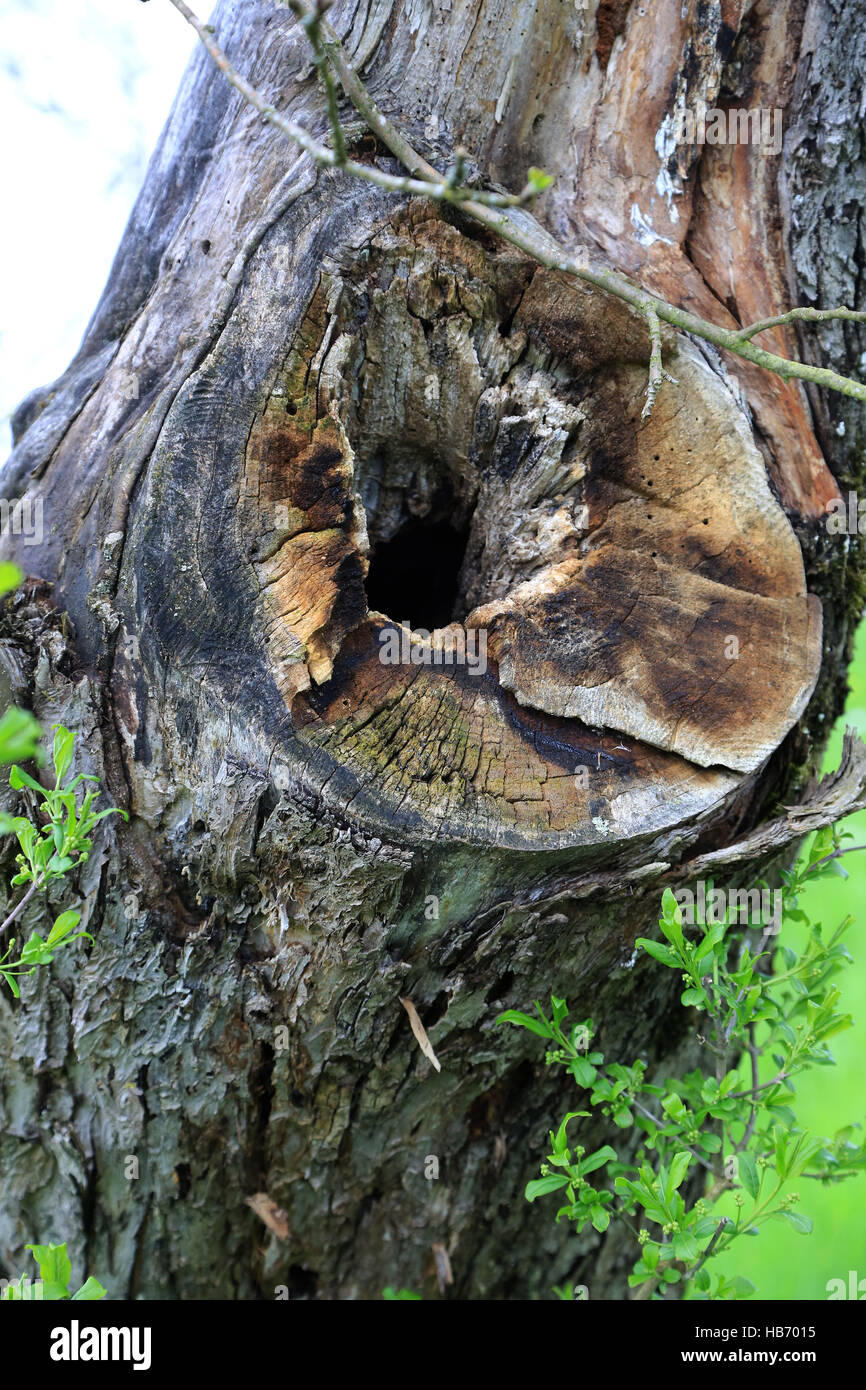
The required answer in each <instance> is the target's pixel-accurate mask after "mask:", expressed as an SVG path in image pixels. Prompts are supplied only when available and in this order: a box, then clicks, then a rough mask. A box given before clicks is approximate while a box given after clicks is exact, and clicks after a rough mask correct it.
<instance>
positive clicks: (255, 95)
mask: <svg viewBox="0 0 866 1390" xmlns="http://www.w3.org/2000/svg"><path fill="white" fill-rule="evenodd" d="M171 3H172V4H173V5H174V6H175V9H177V10H178V11H179V12H180V13H181V14H182V15H183V17H184V19H186V21H187V22H188V23H189V24H191V25H192V27H193V28H194V29H195V31H196V33H197V34H198V36H199V38H200V39H201V41H202V43H203V44H204V46H205V48H206V49H207V51H208V53H209V54H210V56H211V58H212V59H213V61H214V62H215V63H216V65H217V67H218V68H219V69H220V71H221V72H223V73H224V74H225V76H226V78H227V79H228V81H229V82H230V83H231V84H232V86H234V87H235V88H236V89H237V90H238V91H239V92H240V93H241V95H242V96H243V97H244V99H245V100H246V101H248V102H249V103H250V105H251V106H253V107H254V108H255V110H257V111H258V112H259V113H260V114H261V115H262V116H263V117H264V118H265V120H267V121H269V122H270V123H271V124H273V125H274V126H276V127H277V128H278V129H279V130H281V131H282V132H283V134H285V135H287V136H288V137H289V139H291V140H294V141H295V143H296V144H298V145H299V146H300V147H301V149H303V150H305V151H306V152H307V153H308V154H309V155H310V156H311V157H312V158H313V159H314V160H315V161H316V163H318V164H320V165H322V166H323V167H330V168H342V169H344V170H345V171H346V173H349V174H351V175H353V177H355V178H360V179H363V180H365V181H366V182H367V183H372V184H375V185H376V186H377V187H379V188H384V189H387V190H388V191H389V192H393V193H408V194H413V195H416V196H421V197H426V198H431V199H433V200H434V201H438V202H448V203H455V204H458V205H459V206H460V207H461V208H462V210H463V211H464V212H465V213H467V214H468V215H469V216H470V217H472V218H474V219H475V221H477V222H480V223H482V224H483V225H484V226H486V227H488V228H490V230H491V231H494V232H497V233H498V234H499V235H500V236H501V237H503V238H504V239H505V240H506V241H509V242H510V243H511V244H512V246H516V247H518V249H519V250H522V251H524V252H526V254H527V255H529V256H531V257H532V258H533V259H534V260H536V261H537V262H538V263H539V265H543V266H545V267H547V268H548V269H549V270H558V271H561V272H562V273H564V274H566V275H573V276H575V277H576V278H578V279H580V280H584V281H586V282H587V283H588V284H592V285H596V286H598V288H599V289H602V290H606V291H607V292H608V293H609V294H612V295H615V296H616V297H617V298H618V299H621V300H623V301H624V302H625V303H626V304H630V305H631V306H632V308H634V309H636V310H637V311H638V312H639V313H640V314H643V315H644V317H645V318H646V319H647V321H648V323H650V325H651V327H652V321H651V319H650V314H651V313H654V314H655V315H656V316H657V318H658V319H660V320H661V321H662V322H664V323H669V324H672V325H673V327H675V328H678V329H680V330H682V331H683V332H686V333H693V334H694V335H695V336H696V337H699V338H703V339H704V340H705V341H706V342H708V343H712V344H713V345H714V346H715V347H717V348H721V349H723V350H725V351H727V352H731V353H734V354H735V355H736V356H738V357H741V358H743V359H744V360H745V361H747V362H753V363H755V365H757V366H759V367H764V368H765V369H766V370H767V371H771V372H774V373H775V374H776V375H777V376H779V377H781V378H782V380H783V381H788V380H790V379H792V378H796V379H798V380H801V381H811V382H813V383H814V384H815V385H816V386H826V387H827V388H828V389H830V390H833V391H839V392H841V394H842V395H845V396H851V397H853V398H854V399H855V400H860V401H866V383H863V382H860V381H854V380H853V379H852V378H851V377H846V376H841V375H840V374H839V373H838V372H834V371H832V370H831V369H830V368H828V367H815V366H812V365H810V364H808V363H805V362H798V361H797V360H795V359H791V358H787V357H780V356H778V354H776V353H773V352H768V351H766V350H765V349H764V348H760V347H756V346H755V344H754V343H753V342H752V339H753V338H754V337H755V336H756V334H757V333H760V332H761V331H762V330H763V329H764V328H767V327H770V326H775V322H776V321H775V320H773V321H771V320H761V321H759V323H758V324H752V325H750V326H748V327H746V328H745V329H742V328H740V329H731V328H720V327H719V326H718V324H714V323H710V322H709V321H708V320H706V319H702V318H700V317H698V315H696V314H691V313H689V312H688V311H687V310H685V309H680V308H677V307H676V306H675V305H673V304H669V303H668V302H667V300H664V299H660V298H659V297H658V296H657V295H654V294H651V293H650V292H649V291H648V290H645V289H644V288H643V287H642V286H641V285H639V284H636V283H635V282H634V281H632V280H630V279H628V277H627V276H625V275H622V274H621V273H620V272H619V271H615V270H611V269H609V268H607V267H605V268H600V267H598V266H594V265H592V264H591V263H590V260H589V256H588V254H587V253H584V254H583V255H581V256H576V255H572V254H571V253H569V252H568V251H566V250H565V248H564V247H562V246H561V245H560V244H559V243H558V242H557V241H556V239H555V238H554V237H552V236H551V235H550V233H549V232H547V231H546V230H545V229H544V228H543V227H542V226H541V225H540V223H538V222H537V221H536V220H535V218H534V217H532V216H530V215H529V214H528V213H527V212H526V211H525V205H526V203H528V202H530V201H531V200H532V199H533V198H534V197H535V196H536V195H537V194H538V193H539V192H540V191H541V190H542V187H543V186H544V184H543V181H542V182H541V183H539V182H537V181H533V180H532V179H530V182H529V183H528V184H527V186H526V188H525V189H523V191H522V192H521V193H519V194H515V195H509V194H497V193H488V192H486V191H482V190H478V189H471V188H466V187H463V186H460V185H454V184H452V183H451V182H450V181H449V178H448V176H447V175H445V176H443V175H442V174H441V173H439V171H438V170H437V169H435V168H434V166H433V165H432V164H429V163H428V162H427V160H425V159H424V158H423V157H422V156H421V155H420V154H419V153H418V152H417V150H415V149H413V147H412V145H411V144H410V143H409V141H408V140H407V139H406V138H405V136H404V135H402V134H401V133H400V131H399V130H398V129H397V128H396V126H395V125H394V124H393V122H392V121H391V120H389V118H388V117H387V116H385V115H384V114H383V113H382V112H381V111H380V110H379V108H378V106H377V105H376V103H375V101H374V100H373V98H372V97H371V96H370V94H369V92H368V91H367V89H366V88H365V86H364V84H363V83H362V82H361V80H360V78H359V77H358V75H357V73H356V72H355V71H354V69H353V68H352V66H351V64H350V63H349V61H348V58H347V57H346V54H345V51H344V49H343V47H342V44H341V43H340V40H339V38H338V37H337V35H336V34H335V33H334V31H333V29H331V27H330V26H329V25H328V24H327V23H326V22H325V21H324V19H323V18H322V17H321V9H320V5H319V0H317V4H316V9H315V11H313V10H311V9H310V8H309V7H308V6H307V5H305V4H304V3H302V0H285V3H287V4H290V6H291V9H292V11H293V13H295V14H296V15H298V16H299V17H300V18H301V22H302V23H305V29H306V32H307V33H308V34H309V33H310V29H309V25H308V22H307V17H308V16H309V15H311V14H315V22H314V25H313V29H314V32H315V34H316V35H317V38H318V42H319V43H320V45H321V48H322V51H323V52H324V54H325V56H326V58H327V60H328V63H329V64H330V65H331V68H332V71H333V73H334V74H335V75H336V77H338V78H339V81H340V84H341V86H342V88H343V91H344V92H345V94H346V96H347V97H348V99H349V101H350V102H351V103H352V105H353V106H354V107H355V109H356V110H357V111H358V112H359V114H360V115H361V116H363V118H364V120H365V121H366V122H367V124H368V126H369V128H370V130H371V131H372V132H373V134H374V135H376V137H377V138H378V139H379V140H380V141H381V142H382V143H383V144H384V145H385V146H386V147H387V148H388V149H389V150H390V151H391V153H392V154H393V155H394V156H395V157H396V158H397V159H398V160H399V161H400V163H401V164H403V166H404V168H406V169H408V171H409V175H410V177H408V178H399V177H397V176H394V175H391V174H385V173H384V172H383V171H382V170H380V169H377V168H374V167H372V166H371V165H365V164H358V163H356V162H355V161H353V160H351V159H348V158H346V159H343V160H341V159H340V157H339V153H338V149H330V148H328V147H327V146H325V145H322V144H320V143H319V142H318V141H316V140H315V139H313V137H312V136H311V135H309V134H308V132H307V131H305V130H304V129H303V128H302V127H301V126H299V125H298V124H297V123H296V122H294V121H290V120H288V119H287V118H286V117H284V116H281V115H280V114H279V112H278V111H276V109H275V108H274V106H273V105H272V104H271V103H269V102H268V101H266V100H265V98H264V97H262V96H261V94H260V93H259V92H257V91H256V90H255V88H254V87H252V86H251V85H250V83H249V82H247V81H246V79H245V78H243V77H241V75H240V74H239V73H238V72H237V71H236V70H235V69H234V68H233V67H232V65H231V63H230V62H229V60H228V58H227V57H226V55H225V54H224V53H223V52H222V50H221V49H220V47H219V45H218V44H217V43H215V41H214V39H213V37H212V35H211V32H210V31H209V29H207V27H206V26H205V25H203V24H202V23H201V21H200V20H199V19H198V18H197V17H196V15H194V14H193V12H192V10H190V8H189V6H188V5H187V4H186V3H185V0H171ZM320 70H321V69H320ZM328 100H329V116H330V118H331V119H332V122H333V112H332V110H331V106H330V101H331V99H330V98H328ZM338 124H339V122H338ZM815 316H820V317H821V319H822V320H829V319H834V318H843V319H852V320H856V321H858V322H860V321H862V320H863V319H864V315H860V314H858V312H857V311H855V310H851V309H823V310H815V311H809V310H796V309H792V310H790V311H789V313H788V314H787V315H779V316H777V319H778V321H779V322H786V321H793V320H794V319H796V318H802V319H808V318H813V317H815ZM652 380H653V378H652V373H651V385H652ZM659 384H660V382H659ZM657 391H658V385H656V387H655V392H657ZM648 394H649V392H648ZM654 394H655V393H654Z"/></svg>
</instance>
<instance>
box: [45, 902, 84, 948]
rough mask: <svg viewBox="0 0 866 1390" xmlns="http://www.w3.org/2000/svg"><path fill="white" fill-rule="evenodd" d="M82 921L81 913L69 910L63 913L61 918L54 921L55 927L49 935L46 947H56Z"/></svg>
mask: <svg viewBox="0 0 866 1390" xmlns="http://www.w3.org/2000/svg"><path fill="white" fill-rule="evenodd" d="M80 921H81V913H80V912H75V911H74V910H73V909H72V908H69V909H68V910H67V911H66V912H61V914H60V916H59V917H56V918H55V919H54V926H53V927H52V928H51V930H50V932H49V933H48V939H47V941H46V943H45V944H46V946H56V945H57V944H58V942H60V941H62V940H63V938H64V937H65V936H68V935H69V933H70V932H71V931H73V930H74V929H75V927H77V926H78V923H79V922H80Z"/></svg>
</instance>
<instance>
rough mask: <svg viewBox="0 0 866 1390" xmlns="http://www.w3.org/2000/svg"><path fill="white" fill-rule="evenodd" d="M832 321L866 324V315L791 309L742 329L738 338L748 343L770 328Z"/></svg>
mask: <svg viewBox="0 0 866 1390" xmlns="http://www.w3.org/2000/svg"><path fill="white" fill-rule="evenodd" d="M831 319H846V320H848V321H849V322H851V323H866V313H863V312H862V311H861V310H859V309H808V308H806V309H789V310H788V312H787V314H776V316H775V317H774V318H770V319H758V321H757V323H750V324H749V326H748V327H747V328H740V329H738V331H737V337H738V338H739V339H740V341H741V342H748V340H749V339H750V338H754V337H756V336H757V334H758V333H764V332H766V330H767V329H768V328H778V327H779V326H780V325H781V324H785V323H827V322H829V321H830V320H831Z"/></svg>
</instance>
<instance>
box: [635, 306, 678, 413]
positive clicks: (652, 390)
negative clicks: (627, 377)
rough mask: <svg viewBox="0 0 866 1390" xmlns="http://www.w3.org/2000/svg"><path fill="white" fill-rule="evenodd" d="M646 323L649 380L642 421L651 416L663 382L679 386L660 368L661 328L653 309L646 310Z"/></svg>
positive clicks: (673, 378)
mask: <svg viewBox="0 0 866 1390" xmlns="http://www.w3.org/2000/svg"><path fill="white" fill-rule="evenodd" d="M646 321H647V325H648V327H649V333H650V343H651V349H650V364H649V379H648V381H647V386H646V404H645V405H644V408H643V410H642V411H641V415H640V418H641V419H642V420H648V419H649V417H650V415H652V409H653V406H654V405H655V400H656V396H657V395H658V393H659V390H660V389H661V384H662V382H663V381H669V382H670V383H671V385H672V386H678V385H679V382H678V381H677V379H676V377H673V376H671V374H670V372H666V371H665V369H664V367H663V366H662V326H661V324H660V323H659V316H658V314H657V313H656V311H655V309H647V312H646Z"/></svg>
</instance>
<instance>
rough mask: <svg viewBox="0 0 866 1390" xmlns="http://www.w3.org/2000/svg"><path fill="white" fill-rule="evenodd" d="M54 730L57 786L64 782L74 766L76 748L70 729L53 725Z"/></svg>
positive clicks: (53, 758) (54, 761)
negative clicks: (74, 750)
mask: <svg viewBox="0 0 866 1390" xmlns="http://www.w3.org/2000/svg"><path fill="white" fill-rule="evenodd" d="M51 727H52V729H53V730H54V750H53V752H52V761H53V763H54V772H55V776H56V778H57V786H58V787H59V786H60V783H61V782H62V781H63V779H64V777H65V776H66V774H67V772H68V771H69V769H70V767H71V765H72V752H73V749H74V747H75V735H74V734H73V733H72V732H71V730H69V729H64V727H63V725H62V724H52V725H51Z"/></svg>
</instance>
